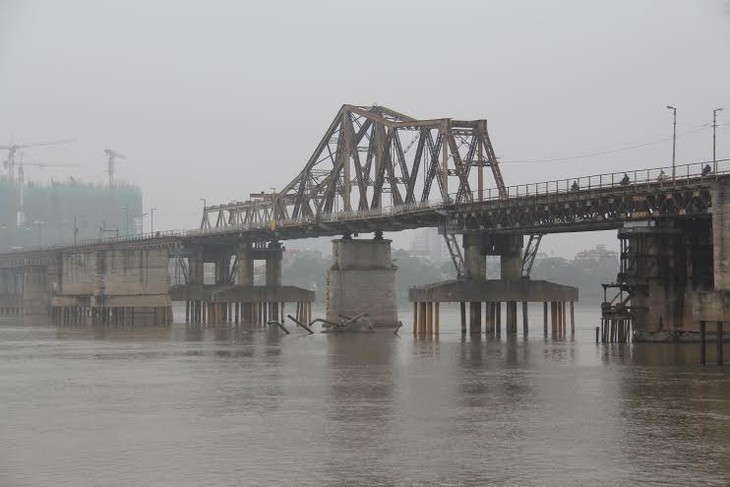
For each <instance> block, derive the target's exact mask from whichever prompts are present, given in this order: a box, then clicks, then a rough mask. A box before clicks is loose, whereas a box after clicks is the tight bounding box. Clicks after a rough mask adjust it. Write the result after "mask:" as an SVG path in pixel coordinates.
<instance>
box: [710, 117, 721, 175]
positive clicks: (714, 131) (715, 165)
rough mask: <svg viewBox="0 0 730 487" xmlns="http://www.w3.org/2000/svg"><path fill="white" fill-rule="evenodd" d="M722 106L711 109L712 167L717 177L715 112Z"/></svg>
mask: <svg viewBox="0 0 730 487" xmlns="http://www.w3.org/2000/svg"><path fill="white" fill-rule="evenodd" d="M721 111H722V107H718V108H715V109H714V110H712V169H713V171H715V177H717V112H721Z"/></svg>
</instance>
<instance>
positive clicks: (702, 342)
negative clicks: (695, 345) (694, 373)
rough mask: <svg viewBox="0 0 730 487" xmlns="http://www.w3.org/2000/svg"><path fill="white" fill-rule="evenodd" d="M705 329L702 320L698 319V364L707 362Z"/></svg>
mask: <svg viewBox="0 0 730 487" xmlns="http://www.w3.org/2000/svg"><path fill="white" fill-rule="evenodd" d="M706 347H707V330H706V324H705V322H704V321H700V365H705V363H706V362H707V360H706V355H707V350H706Z"/></svg>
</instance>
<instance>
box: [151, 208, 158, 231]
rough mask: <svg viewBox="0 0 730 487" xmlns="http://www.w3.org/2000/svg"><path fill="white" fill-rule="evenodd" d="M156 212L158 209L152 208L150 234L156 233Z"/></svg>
mask: <svg viewBox="0 0 730 487" xmlns="http://www.w3.org/2000/svg"><path fill="white" fill-rule="evenodd" d="M155 210H157V208H150V233H155Z"/></svg>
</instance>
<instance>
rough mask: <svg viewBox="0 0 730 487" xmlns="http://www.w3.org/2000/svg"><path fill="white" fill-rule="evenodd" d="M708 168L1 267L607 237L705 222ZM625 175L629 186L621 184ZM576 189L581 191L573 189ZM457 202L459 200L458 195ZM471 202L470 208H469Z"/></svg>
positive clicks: (146, 239) (90, 245) (727, 168)
mask: <svg viewBox="0 0 730 487" xmlns="http://www.w3.org/2000/svg"><path fill="white" fill-rule="evenodd" d="M706 166H707V163H705V162H701V163H692V164H685V165H681V166H677V167H676V177H675V178H674V179H672V178H671V176H668V177H667V176H665V175H666V174H671V171H672V169H671V167H664V168H654V169H645V170H640V171H638V170H637V171H629V172H627V173H624V172H618V173H608V174H599V175H592V176H583V177H576V178H570V179H562V180H555V181H547V182H540V183H529V184H520V185H516V186H510V187H507V188H506V190H507V192H506V197H505V196H501V195H500V194H498V192H497V190H495V189H489V190H487V189H485V190H484V191H482V192H481V193H480V192H478V191H475V192H473V193H472V194H471V195H467V196H465V197H464V196H462V198H466V201H462V202H458V203H449V202H443V201H435V202H426V203H417V204H409V205H400V206H394V207H384V208H378V209H373V210H366V211H351V212H338V213H332V214H330V215H326V216H325V217H320V218H319V219H317V220H309V219H296V220H278V221H272V222H269V223H259V224H253V225H224V226H221V227H219V228H210V229H195V230H181V231H167V232H156V233H155V234H145V235H135V236H128V237H110V238H103V239H96V240H86V241H81V242H78V243H76V244H75V245H74V244H66V245H56V246H51V247H44V248H39V249H32V250H19V251H14V252H8V253H4V254H0V265H1V266H4V267H9V266H17V265H32V264H33V263H34V262H36V263H39V264H40V263H43V261H45V260H47V259H48V256H49V254H52V253H53V252H55V251H70V250H92V249H103V248H150V247H161V246H177V245H180V244H190V243H194V242H200V243H213V242H218V243H221V244H233V243H236V242H241V241H266V240H272V239H278V240H290V239H301V238H311V237H323V236H336V235H342V234H345V233H368V232H374V231H376V230H380V231H386V232H395V231H400V230H406V229H415V228H422V227H437V226H440V225H445V226H447V227H449V230H450V231H453V232H456V233H461V232H474V231H479V232H495V233H522V234H528V233H559V232H577V231H591V230H606V229H612V228H617V227H620V226H621V225H622V224H623V223H624V222H627V221H632V220H641V219H646V218H655V217H660V216H674V217H676V216H684V215H687V216H691V215H694V216H702V215H707V214H708V209H709V208H710V206H711V198H710V192H709V189H710V187H711V185H712V184H714V183H715V182H716V181H720V180H723V181H727V180H730V159H725V160H722V161H718V164H717V168H718V170H717V172H716V173H715V172H711V173H709V174H707V173H706V174H703V169H705V168H706ZM624 174H626V175H628V177H629V179H630V182H629V183H628V184H624V183H622V179H623V176H624ZM574 184H575V185H576V186H574ZM454 197H456V195H454ZM469 200H470V201H469Z"/></svg>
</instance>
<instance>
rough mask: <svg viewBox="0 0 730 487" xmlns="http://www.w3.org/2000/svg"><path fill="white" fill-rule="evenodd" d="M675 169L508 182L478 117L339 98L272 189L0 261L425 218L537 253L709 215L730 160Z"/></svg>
mask: <svg viewBox="0 0 730 487" xmlns="http://www.w3.org/2000/svg"><path fill="white" fill-rule="evenodd" d="M708 169H710V170H709V171H708ZM671 174H673V171H672V168H671V167H663V168H653V169H641V170H635V171H627V172H623V171H622V172H617V173H606V174H598V175H592V176H581V177H574V178H570V179H563V180H554V181H547V182H540V183H528V184H519V185H513V186H506V185H505V183H504V179H503V177H502V174H501V171H500V166H499V162H498V159H497V157H496V156H495V151H494V148H493V146H492V142H491V140H490V138H489V134H488V132H487V121H486V120H471V121H462V120H453V119H450V118H441V119H431V120H419V119H415V118H412V117H409V116H407V115H404V114H402V113H399V112H396V111H394V110H391V109H388V108H385V107H381V106H372V107H363V106H353V105H344V106H342V108H341V109H340V110H339V112H338V113H337V116H336V117H335V119H334V120H333V121H332V123H331V124H330V126H329V128H328V129H327V131H326V132H325V135H324V136H323V138H322V139H321V140H320V142H319V144H318V145H317V146H316V148H315V150H314V152H313V153H312V155H311V156H310V157H309V159H308V160H307V161H306V163H305V164H304V168H303V169H302V170H301V172H299V174H298V175H297V176H296V177H295V178H294V179H293V180H292V181H291V182H290V183H289V184H287V185H286V186H285V187H284V189H283V190H281V191H280V192H277V193H253V194H251V195H250V198H249V199H248V200H246V201H241V202H232V203H228V204H221V205H211V206H205V207H204V209H203V216H202V220H201V224H200V228H198V229H194V230H185V231H169V232H157V233H155V234H154V235H151V234H145V235H135V236H128V237H118V238H114V237H112V238H104V239H95V240H86V241H82V242H78V243H77V244H76V245H75V246H74V245H71V244H69V245H60V246H54V247H45V248H43V249H38V250H33V251H30V250H24V251H18V252H11V253H6V254H3V255H0V265H8V264H9V263H11V262H18V261H19V260H26V259H31V260H32V259H42V258H43V257H44V256H45V255H47V254H48V253H49V251H54V250H64V249H71V248H74V247H82V248H93V247H98V246H102V247H109V246H113V247H120V248H123V247H137V248H138V247H149V246H160V245H171V246H180V245H182V246H188V245H194V244H207V243H210V244H213V243H219V244H223V245H234V244H237V243H242V242H264V241H276V240H288V239H299V238H310V237H321V236H335V235H350V234H359V233H368V232H384V231H400V230H404V229H415V228H421V227H438V228H440V229H441V231H442V233H444V234H445V235H453V234H458V233H472V232H479V233H513V234H523V235H530V236H531V239H530V244H529V245H528V247H527V250H528V252H529V251H530V249H531V248H532V252H533V253H534V252H535V251H536V248H537V243H539V238H540V236H541V235H543V234H547V233H558V232H577V231H589V230H607V229H615V228H618V227H620V226H622V225H623V224H624V223H625V222H628V221H636V220H646V219H652V218H661V217H707V216H709V212H708V210H709V208H710V207H711V205H712V199H711V194H710V186H711V185H712V183H714V182H715V181H716V180H718V179H726V178H728V179H730V160H728V159H725V160H721V161H718V162H717V164H715V167H714V168H713V167H711V163H710V164H708V163H707V162H698V163H690V164H683V165H678V166H676V168H675V171H674V174H676V176H675V177H671V176H667V175H671ZM533 242H535V243H533ZM526 259H527V256H526ZM26 261H27V260H26Z"/></svg>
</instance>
